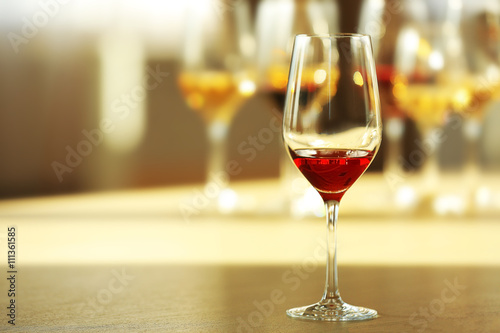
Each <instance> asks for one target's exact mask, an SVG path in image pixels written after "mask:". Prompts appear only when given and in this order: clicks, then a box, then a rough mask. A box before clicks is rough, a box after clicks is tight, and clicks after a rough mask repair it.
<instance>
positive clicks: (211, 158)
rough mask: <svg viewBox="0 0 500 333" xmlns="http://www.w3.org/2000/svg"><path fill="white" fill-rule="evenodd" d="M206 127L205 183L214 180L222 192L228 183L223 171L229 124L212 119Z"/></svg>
mask: <svg viewBox="0 0 500 333" xmlns="http://www.w3.org/2000/svg"><path fill="white" fill-rule="evenodd" d="M207 127H208V143H209V152H208V164H207V175H206V183H207V184H208V183H212V182H215V183H216V184H217V186H218V188H220V192H222V191H223V190H224V189H225V188H227V187H228V185H229V175H228V174H227V172H226V171H225V163H226V157H227V147H226V144H227V134H228V130H229V125H228V124H227V123H226V122H224V121H220V120H212V121H210V122H209V123H208V124H207ZM220 192H219V194H220Z"/></svg>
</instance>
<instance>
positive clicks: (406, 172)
mask: <svg viewBox="0 0 500 333" xmlns="http://www.w3.org/2000/svg"><path fill="white" fill-rule="evenodd" d="M499 14H500V2H499V1H492V0H474V1H471V0H463V1H457V0H453V1H452V0H440V1H436V0H428V1H424V0H422V1H418V0H413V1H408V0H397V1H396V0H395V1H391V0H387V1H384V0H364V1H363V0H353V1H333V0H332V1H327V0H324V1H322V0H318V1H307V0H296V1H287V0H275V1H272V0H251V1H239V0H221V1H212V0H199V1H194V0H191V1H182V2H181V1H170V0H165V1H152V0H146V1H144V0H143V1H138V0H127V1H118V0H107V1H88V0H87V1H80V0H73V1H62V0H60V1H59V0H39V1H31V0H24V1H14V0H4V1H2V2H1V3H0V34H1V35H2V37H3V38H1V39H0V73H1V74H0V198H2V199H10V198H17V197H29V196H46V195H55V194H68V193H80V192H96V191H109V190H123V189H136V188H148V187H165V186H173V185H190V186H195V185H197V184H203V183H204V182H207V181H209V180H210V177H211V176H213V175H214V174H216V173H214V172H216V171H217V170H221V168H224V167H226V170H227V172H228V173H229V175H230V176H231V177H230V182H229V184H228V182H227V180H224V183H225V184H224V187H226V186H227V187H230V184H231V183H233V182H237V181H240V180H256V179H259V180H260V179H274V180H278V179H279V178H281V179H285V180H284V181H281V183H282V184H283V183H284V184H285V185H284V186H281V188H280V187H277V191H283V192H282V193H286V194H287V195H289V194H290V192H289V189H287V188H286V184H292V182H293V177H296V175H293V170H292V171H291V170H287V168H288V169H289V167H287V166H286V165H288V166H290V165H291V163H289V162H287V161H286V157H284V156H283V155H284V149H283V147H282V144H281V136H280V133H279V132H277V131H276V130H274V128H276V126H275V124H278V123H279V122H280V121H281V120H280V110H281V109H282V107H283V105H282V104H283V96H284V91H285V90H284V89H285V87H286V80H287V70H288V62H289V52H290V50H291V45H292V44H291V37H292V36H293V35H294V34H296V33H320V32H362V33H367V34H370V35H371V36H372V38H373V42H374V53H375V57H376V59H377V73H378V76H379V85H380V93H381V99H382V107H383V116H384V126H385V137H384V143H383V146H382V148H381V150H380V152H379V154H378V156H377V159H376V160H375V161H374V163H373V164H372V166H371V167H370V169H369V173H370V174H374V175H376V177H377V178H376V179H375V180H374V181H373V183H372V184H373V187H371V189H372V190H373V191H372V190H370V191H369V192H368V193H367V194H366V195H368V196H373V195H379V194H380V192H383V193H384V198H386V199H387V200H386V201H384V204H386V205H387V207H398V209H400V210H403V211H413V210H415V209H418V208H417V207H419V206H420V205H424V206H428V207H430V208H431V209H432V210H434V211H435V212H436V213H454V214H462V213H464V212H465V211H466V210H473V211H477V210H483V211H486V212H493V213H494V214H496V213H497V212H498V210H499V209H500V208H498V207H500V188H499V187H498V186H497V184H499V182H498V175H499V171H498V170H499V169H500V150H499V149H498V146H497V143H498V142H500V132H499V131H498V128H500V104H499V93H500V88H499V83H500V74H499V73H500V66H499V64H500V44H499V43H500V19H499V17H500V16H499ZM214 36H215V37H214ZM436 131H437V132H436ZM224 161H235V164H234V165H233V166H231V167H229V165H228V164H227V163H226V162H224ZM283 161H285V162H286V163H284V162H283ZM233 167H234V172H229V170H228V169H229V168H233ZM207 170H208V171H210V170H212V171H213V170H215V171H213V172H212V173H209V172H208V173H207ZM290 173H292V174H290ZM297 188H298V192H299V193H298V195H302V194H304V195H306V194H307V192H308V189H307V186H306V187H304V186H303V185H298V186H296V187H295V189H297ZM353 189H354V188H353ZM377 192H378V193H377ZM226 194H227V193H226ZM243 195H244V194H243ZM231 198H232V197H231V195H229V196H225V197H223V198H222V199H221V200H222V201H224V200H231ZM292 199H293V198H292ZM292 199H291V200H292ZM315 200H316V199H315Z"/></svg>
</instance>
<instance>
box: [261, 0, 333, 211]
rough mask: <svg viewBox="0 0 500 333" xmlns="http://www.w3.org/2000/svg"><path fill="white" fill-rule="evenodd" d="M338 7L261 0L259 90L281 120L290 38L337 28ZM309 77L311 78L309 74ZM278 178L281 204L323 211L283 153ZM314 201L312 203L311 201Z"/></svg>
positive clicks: (316, 0)
mask: <svg viewBox="0 0 500 333" xmlns="http://www.w3.org/2000/svg"><path fill="white" fill-rule="evenodd" d="M338 22H339V10H338V6H337V2H336V1H334V0H333V1H332V0H296V1H294V0H263V1H261V2H259V4H258V7H257V16H256V42H257V65H258V72H259V80H258V87H259V91H260V92H261V93H262V94H264V95H265V96H267V97H268V99H269V101H270V102H271V108H272V111H273V115H274V116H275V117H278V118H279V120H280V122H281V118H282V115H283V109H284V107H285V96H286V88H287V83H288V71H289V67H290V57H291V53H292V47H293V40H294V37H295V35H298V34H322V33H325V34H328V33H334V32H338V31H339V26H338ZM309 79H311V80H312V79H314V77H313V76H310V77H309ZM280 179H281V186H282V191H283V193H284V194H285V195H284V196H283V198H281V199H283V200H284V202H282V203H281V205H277V206H280V207H282V208H283V207H284V208H285V209H287V210H290V212H291V213H292V214H293V215H295V216H303V215H308V214H311V213H313V214H322V211H323V204H322V202H321V199H320V198H319V196H318V195H317V193H316V191H315V190H314V189H313V188H312V187H311V186H310V184H309V183H308V182H307V181H306V180H305V179H304V178H303V177H302V175H301V174H300V173H299V172H298V171H297V170H296V168H295V167H294V166H293V165H291V164H290V163H289V158H288V156H287V155H286V154H285V153H283V154H282V156H281V160H280ZM314 202H316V203H317V204H316V205H314V204H313V203H314Z"/></svg>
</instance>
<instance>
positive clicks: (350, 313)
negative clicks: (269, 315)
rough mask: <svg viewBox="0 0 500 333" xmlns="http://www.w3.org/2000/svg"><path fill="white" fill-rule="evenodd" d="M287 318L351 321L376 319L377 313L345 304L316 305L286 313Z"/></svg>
mask: <svg viewBox="0 0 500 333" xmlns="http://www.w3.org/2000/svg"><path fill="white" fill-rule="evenodd" d="M286 314H287V315H288V316H289V317H292V318H297V319H306V320H324V321H351V320H367V319H373V318H375V317H377V311H375V310H372V309H367V308H363V307H359V306H354V305H349V304H347V303H344V302H342V303H321V302H320V303H316V304H312V305H307V306H303V307H300V308H293V309H290V310H287V311H286Z"/></svg>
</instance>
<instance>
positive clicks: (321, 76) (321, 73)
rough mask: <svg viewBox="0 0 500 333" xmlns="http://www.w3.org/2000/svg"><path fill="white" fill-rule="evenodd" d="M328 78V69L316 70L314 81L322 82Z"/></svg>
mask: <svg viewBox="0 0 500 333" xmlns="http://www.w3.org/2000/svg"><path fill="white" fill-rule="evenodd" d="M325 80H326V71H325V70H324V69H318V70H317V71H315V72H314V83H316V84H322V83H323V82H325Z"/></svg>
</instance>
